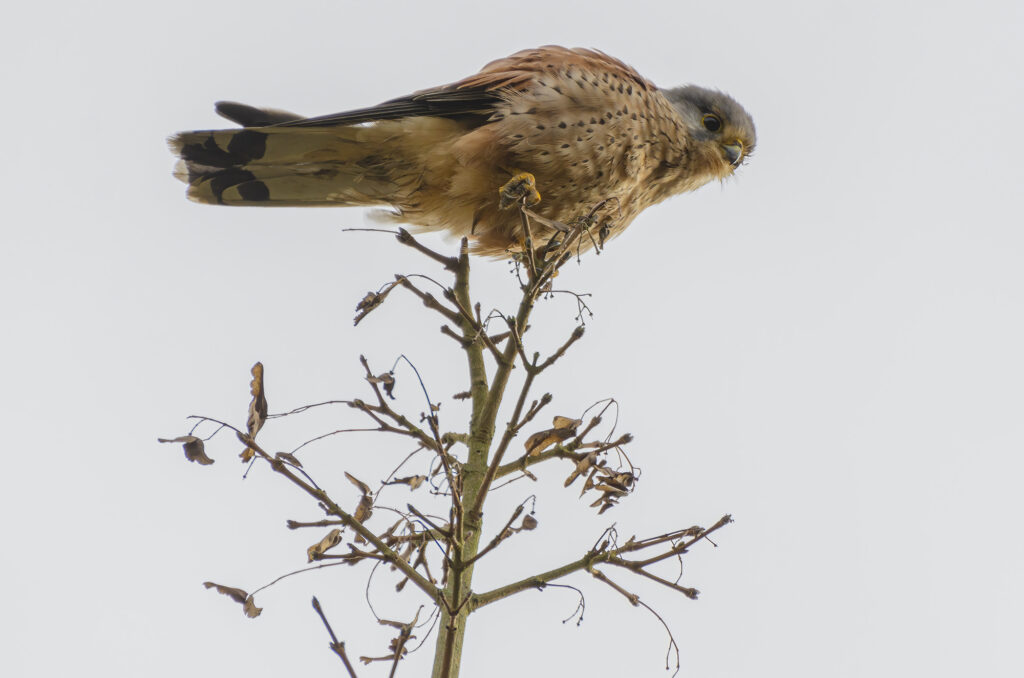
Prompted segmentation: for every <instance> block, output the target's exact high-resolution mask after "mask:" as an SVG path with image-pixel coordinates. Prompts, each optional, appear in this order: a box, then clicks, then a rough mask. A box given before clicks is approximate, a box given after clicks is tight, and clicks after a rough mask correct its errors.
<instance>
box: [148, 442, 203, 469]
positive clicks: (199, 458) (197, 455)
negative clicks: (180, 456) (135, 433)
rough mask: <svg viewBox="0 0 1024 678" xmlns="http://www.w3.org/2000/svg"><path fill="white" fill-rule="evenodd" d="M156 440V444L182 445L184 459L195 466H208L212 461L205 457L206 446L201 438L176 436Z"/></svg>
mask: <svg viewBox="0 0 1024 678" xmlns="http://www.w3.org/2000/svg"><path fill="white" fill-rule="evenodd" d="M156 440H157V442H158V443H183V445H182V448H184V450H185V458H186V459H188V460H189V461H194V462H196V463H197V464H202V465H203V466H208V465H210V464H212V463H213V461H214V460H213V459H210V458H209V457H207V456H206V446H205V445H204V444H203V439H202V438H197V437H195V436H178V437H177V438H157V439H156Z"/></svg>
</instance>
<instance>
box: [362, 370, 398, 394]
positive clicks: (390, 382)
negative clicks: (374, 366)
mask: <svg viewBox="0 0 1024 678" xmlns="http://www.w3.org/2000/svg"><path fill="white" fill-rule="evenodd" d="M366 381H368V382H370V383H371V384H381V385H382V386H383V387H384V393H385V394H386V395H387V397H389V398H391V399H392V400H394V399H395V396H394V394H393V393H392V391H394V390H395V375H394V373H393V372H384V373H383V374H378V375H377V376H376V377H367V378H366Z"/></svg>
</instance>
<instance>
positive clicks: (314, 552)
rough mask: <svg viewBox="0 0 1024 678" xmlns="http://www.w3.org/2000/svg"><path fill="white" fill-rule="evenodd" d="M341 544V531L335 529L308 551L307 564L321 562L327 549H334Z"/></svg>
mask: <svg viewBox="0 0 1024 678" xmlns="http://www.w3.org/2000/svg"><path fill="white" fill-rule="evenodd" d="M340 543H341V530H339V529H338V528H334V529H333V530H331V531H330V532H328V533H327V536H325V537H324V538H323V539H321V540H320V541H318V542H317V543H315V544H313V545H312V546H310V547H309V548H308V549H306V558H308V561H307V562H310V563H312V562H313V561H314V560H320V558H321V556H323V555H324V553H325V552H326V551H327V549H330V548H334V547H335V546H337V545H338V544H340Z"/></svg>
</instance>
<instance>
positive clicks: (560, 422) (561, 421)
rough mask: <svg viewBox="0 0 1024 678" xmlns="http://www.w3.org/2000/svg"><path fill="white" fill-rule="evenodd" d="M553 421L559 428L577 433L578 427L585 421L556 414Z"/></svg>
mask: <svg viewBox="0 0 1024 678" xmlns="http://www.w3.org/2000/svg"><path fill="white" fill-rule="evenodd" d="M551 423H552V424H554V425H555V428H557V429H568V430H570V431H572V432H573V433H575V432H576V429H577V428H579V426H580V424H582V423H583V420H582V419H570V418H569V417H559V416H556V417H555V418H554V420H553V421H552V422H551Z"/></svg>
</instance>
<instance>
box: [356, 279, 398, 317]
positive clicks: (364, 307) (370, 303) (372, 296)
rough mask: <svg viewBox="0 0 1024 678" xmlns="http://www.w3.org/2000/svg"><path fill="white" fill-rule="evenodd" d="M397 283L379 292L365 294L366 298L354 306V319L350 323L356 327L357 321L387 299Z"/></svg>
mask: <svg viewBox="0 0 1024 678" xmlns="http://www.w3.org/2000/svg"><path fill="white" fill-rule="evenodd" d="M397 284H398V283H397V282H393V283H390V284H388V285H386V286H385V287H384V289H383V290H381V291H380V292H367V293H366V296H365V297H363V299H362V301H360V302H359V303H358V304H356V317H355V320H354V321H353V322H352V324H353V325H358V324H359V321H360V320H362V319H363V318H365V317H366V316H368V315H369V314H370V311H372V310H374V309H375V308H377V307H378V306H380V305H381V304H383V303H384V300H385V299H387V297H388V294H389V293H390V292H391V290H393V289H394V288H395V285H397Z"/></svg>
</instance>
